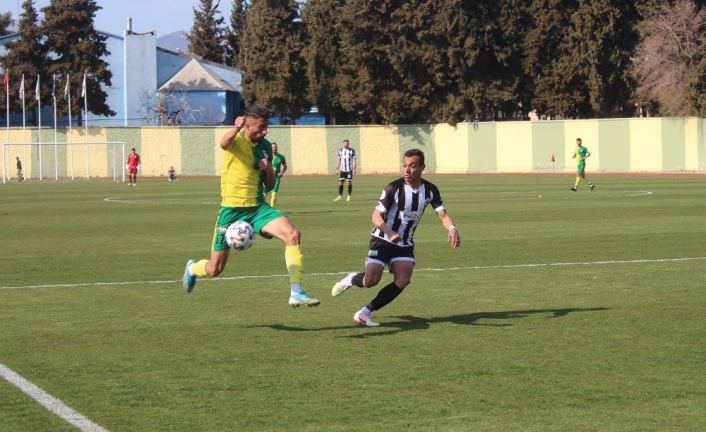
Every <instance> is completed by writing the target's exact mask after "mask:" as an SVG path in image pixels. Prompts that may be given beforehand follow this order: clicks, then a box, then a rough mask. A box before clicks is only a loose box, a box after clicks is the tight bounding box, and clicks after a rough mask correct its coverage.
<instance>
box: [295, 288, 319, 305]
mask: <svg viewBox="0 0 706 432" xmlns="http://www.w3.org/2000/svg"><path fill="white" fill-rule="evenodd" d="M319 303H321V301H319V300H317V299H315V298H311V297H309V296H308V295H306V293H305V292H304V291H302V292H300V293H299V294H297V295H291V296H289V305H290V306H291V307H295V308H296V307H299V306H307V307H311V306H318V305H319Z"/></svg>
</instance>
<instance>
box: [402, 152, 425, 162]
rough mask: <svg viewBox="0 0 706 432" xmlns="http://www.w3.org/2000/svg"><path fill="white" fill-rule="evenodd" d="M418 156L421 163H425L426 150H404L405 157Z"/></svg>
mask: <svg viewBox="0 0 706 432" xmlns="http://www.w3.org/2000/svg"><path fill="white" fill-rule="evenodd" d="M412 156H418V157H419V163H420V164H422V165H424V152H423V151H421V150H419V149H411V150H407V151H406V152H404V157H412Z"/></svg>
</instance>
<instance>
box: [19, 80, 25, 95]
mask: <svg viewBox="0 0 706 432" xmlns="http://www.w3.org/2000/svg"><path fill="white" fill-rule="evenodd" d="M20 99H22V100H25V76H24V75H22V81H21V82H20Z"/></svg>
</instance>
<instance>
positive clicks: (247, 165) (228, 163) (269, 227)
mask: <svg viewBox="0 0 706 432" xmlns="http://www.w3.org/2000/svg"><path fill="white" fill-rule="evenodd" d="M269 118H270V113H269V111H268V110H267V109H265V108H262V107H258V106H253V107H250V108H248V109H247V110H245V114H244V115H243V116H242V117H238V118H236V119H235V122H234V126H235V127H234V128H233V129H231V130H230V131H228V132H226V134H225V135H223V138H221V149H222V150H223V169H222V170H221V196H222V202H221V208H220V211H219V212H218V219H217V221H216V227H215V229H214V231H215V232H214V235H213V244H212V248H211V257H210V259H202V260H200V261H198V262H194V261H189V262H187V263H186V269H185V270H184V278H183V286H184V291H186V292H191V291H192V290H193V289H194V286H195V285H196V278H197V277H199V276H201V277H203V276H208V277H216V276H218V275H219V274H220V273H221V272H222V271H223V270H224V269H225V266H226V263H227V262H228V255H229V253H230V247H228V243H227V242H226V238H225V233H226V230H227V228H228V226H230V224H232V223H233V222H236V221H245V222H248V223H249V224H250V225H252V226H253V228H254V229H255V232H257V233H258V234H260V235H261V236H263V237H265V238H272V237H277V238H278V239H280V240H282V242H283V243H284V244H285V248H284V260H285V263H286V265H287V271H288V272H289V284H290V296H289V304H290V305H291V306H293V307H299V306H317V305H318V304H319V303H320V302H319V300H317V299H315V298H311V297H309V296H308V295H306V293H305V292H304V291H303V290H302V279H303V273H304V272H303V266H302V253H301V251H300V249H299V241H300V239H301V233H300V232H299V230H298V229H296V228H294V226H293V225H292V223H291V222H290V221H289V219H287V217H286V216H285V215H284V214H282V213H281V212H280V211H279V210H277V209H274V208H272V207H270V206H269V205H267V203H266V202H265V200H264V197H263V192H264V191H265V190H266V189H265V188H268V189H272V187H273V186H274V184H275V173H274V170H273V169H272V165H271V163H270V160H272V145H271V144H270V142H269V141H267V140H266V139H265V135H267V126H268V121H269Z"/></svg>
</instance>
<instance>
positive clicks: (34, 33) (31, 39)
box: [0, 0, 51, 125]
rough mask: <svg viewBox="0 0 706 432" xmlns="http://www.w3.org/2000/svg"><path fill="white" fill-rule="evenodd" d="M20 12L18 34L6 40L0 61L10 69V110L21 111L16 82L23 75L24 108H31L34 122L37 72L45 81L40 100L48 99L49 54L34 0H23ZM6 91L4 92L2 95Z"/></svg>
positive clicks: (5, 68)
mask: <svg viewBox="0 0 706 432" xmlns="http://www.w3.org/2000/svg"><path fill="white" fill-rule="evenodd" d="M22 11H23V12H22V13H21V14H20V21H19V23H18V29H17V33H18V34H19V36H20V38H19V39H17V40H15V41H12V42H8V43H6V44H5V48H6V49H7V52H6V54H5V55H4V56H2V57H0V65H2V67H3V69H4V70H6V71H10V75H11V80H12V86H11V90H10V94H11V96H10V110H11V111H12V112H13V113H20V112H22V100H21V99H20V98H19V93H18V91H19V85H20V80H21V79H22V75H23V74H24V77H25V90H26V91H25V109H26V110H33V111H32V112H33V114H32V120H33V123H34V124H35V125H36V123H37V121H36V119H37V112H36V111H35V108H36V106H37V100H36V99H35V97H34V89H35V85H36V82H37V76H40V75H41V77H40V82H41V83H44V85H43V86H42V89H41V93H42V101H47V100H49V99H47V98H46V96H47V95H48V94H50V91H51V89H50V87H47V83H48V82H50V79H51V75H49V74H47V72H46V71H47V69H48V67H49V63H50V60H49V57H48V55H47V48H46V47H45V46H44V44H43V43H42V39H43V35H42V29H41V28H40V27H39V26H38V25H37V23H38V13H37V10H36V9H35V7H34V0H25V2H24V3H22ZM4 97H5V94H4V92H3V98H4Z"/></svg>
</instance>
